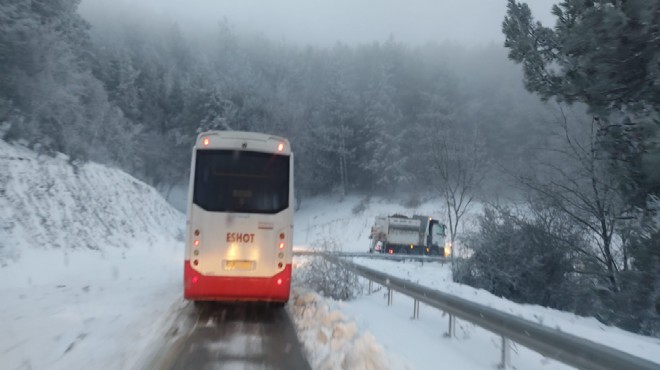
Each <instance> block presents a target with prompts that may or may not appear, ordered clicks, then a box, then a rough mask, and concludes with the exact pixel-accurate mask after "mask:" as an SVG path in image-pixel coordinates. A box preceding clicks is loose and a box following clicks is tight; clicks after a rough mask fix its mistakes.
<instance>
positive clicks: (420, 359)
mask: <svg viewBox="0 0 660 370" xmlns="http://www.w3.org/2000/svg"><path fill="white" fill-rule="evenodd" d="M363 202H364V200H363V198H360V197H347V198H345V199H344V200H343V201H339V199H338V198H318V199H312V200H309V201H306V202H305V203H303V204H302V207H301V209H300V211H299V212H297V214H296V228H297V229H296V234H295V237H296V238H295V242H296V244H297V245H298V248H304V249H308V248H311V249H315V248H319V247H321V246H322V245H323V244H324V243H325V244H331V245H338V246H340V249H341V250H343V251H350V252H365V251H367V249H368V245H369V239H368V231H369V229H370V227H371V225H372V224H373V221H374V218H375V216H376V215H385V214H391V213H403V214H407V215H412V214H425V215H430V216H433V217H435V218H439V219H441V220H442V219H443V212H442V204H441V203H440V202H439V201H438V200H435V201H431V202H427V203H425V204H423V205H422V206H420V207H418V208H405V207H403V206H400V205H396V204H393V203H394V202H391V201H387V200H382V199H374V200H372V201H371V202H367V203H366V204H363V205H364V210H363V211H362V212H354V211H353V210H354V209H356V207H358V205H359V204H360V203H363ZM480 208H481V207H480V205H478V204H476V205H475V207H474V210H475V211H480ZM475 226H476V217H475V214H474V211H473V213H472V214H471V215H469V216H468V217H467V218H466V225H464V227H465V229H468V230H469V229H474V228H475ZM328 241H332V242H331V243H328ZM306 258H309V257H305V258H302V257H301V258H298V259H297V261H298V263H299V264H300V265H301V266H299V268H304V265H305V260H306ZM354 262H356V263H359V264H362V265H365V266H367V267H370V268H373V269H376V270H379V271H385V272H387V273H388V274H391V275H394V276H397V277H400V278H404V279H408V280H411V281H413V282H415V283H418V284H422V285H425V286H429V287H432V288H435V289H438V290H441V291H443V292H447V293H450V294H454V295H457V296H459V297H462V298H465V299H469V300H471V301H475V302H478V303H481V304H483V305H486V306H490V307H493V308H496V309H499V310H502V311H505V312H507V313H510V314H513V315H517V316H520V317H523V318H526V319H528V320H531V321H534V322H536V323H539V324H542V325H546V326H548V327H550V328H553V329H559V330H562V331H565V332H569V333H572V334H574V335H577V336H580V337H583V338H586V339H588V340H591V341H594V342H598V343H602V344H605V345H608V346H611V347H612V348H617V349H620V350H623V351H626V352H629V353H632V354H634V355H636V356H639V357H644V358H647V359H649V360H651V361H654V362H658V364H659V365H658V366H659V368H660V339H659V338H651V337H644V336H640V335H636V334H632V333H629V332H626V331H623V330H621V329H618V328H615V327H610V326H607V325H604V324H602V323H600V322H598V321H597V320H596V319H594V318H588V317H579V316H576V315H573V314H570V313H566V312H561V311H557V310H552V309H548V308H545V307H540V306H532V305H521V304H517V303H514V302H511V301H508V300H506V299H502V298H500V297H496V296H494V295H492V294H490V293H489V292H487V291H484V290H481V289H474V288H472V287H469V286H465V285H461V284H456V283H454V282H453V281H452V279H451V269H450V267H449V265H448V264H440V263H428V262H427V263H425V264H422V263H418V262H410V261H407V262H396V261H384V260H372V259H366V258H355V259H354ZM292 308H293V309H292V313H294V314H295V315H294V317H295V320H296V322H297V325H298V326H299V328H300V329H301V330H302V335H301V337H302V338H303V340H304V341H305V342H306V347H307V348H308V349H309V350H310V353H311V358H313V359H315V363H316V364H320V365H322V366H321V367H320V368H336V366H334V365H336V364H337V363H338V362H336V361H337V359H336V356H335V357H334V358H333V357H328V356H327V355H326V353H327V352H328V351H329V349H328V348H332V346H335V347H337V348H339V353H341V354H342V355H343V356H348V355H349V354H350V358H354V357H356V355H355V354H354V351H355V349H354V348H352V349H350V351H348V350H342V348H343V345H342V344H340V345H337V344H336V343H344V342H347V343H351V342H352V341H356V340H357V339H358V338H359V339H360V340H361V341H362V342H364V341H368V342H369V343H372V344H373V346H374V347H373V348H371V347H369V348H368V349H367V350H365V351H364V353H365V355H370V354H373V355H378V356H382V357H383V358H389V359H388V360H385V361H386V362H388V363H391V364H396V365H391V366H389V367H391V368H412V369H438V368H442V367H445V365H446V366H447V368H456V369H487V368H491V369H492V368H495V366H496V365H497V363H498V361H499V351H500V348H501V347H500V339H499V338H498V337H496V336H495V335H493V334H491V333H489V332H487V331H485V330H483V329H481V328H478V327H475V326H474V325H472V324H470V323H467V322H463V321H460V320H459V324H458V328H457V338H455V339H451V340H450V339H448V338H446V337H444V333H446V332H447V324H448V318H447V317H446V316H443V314H442V313H441V312H440V311H438V310H436V309H433V308H431V307H427V306H424V305H423V304H422V305H421V314H420V316H421V317H420V320H415V321H413V320H411V317H412V311H413V301H412V299H409V298H407V297H405V296H403V295H400V294H395V297H394V304H393V305H392V306H391V307H387V297H386V292H385V291H384V290H379V291H377V292H375V293H373V294H371V295H367V294H365V295H363V296H361V297H359V298H358V299H356V300H353V301H348V302H336V301H333V300H331V299H325V298H323V297H320V296H318V295H314V294H312V293H309V292H307V293H304V294H301V296H298V297H297V298H296V299H294V300H293V302H292ZM313 313H317V317H314V314H313ZM347 323H350V325H351V327H352V328H353V327H356V329H355V332H356V333H354V334H353V331H350V333H351V335H349V336H348V337H347V336H346V330H345V329H344V327H345V326H346V325H349V324H347ZM338 324H341V326H340V329H339V330H338V331H337V332H336V333H335V332H333V327H334V326H336V325H338ZM328 331H329V333H331V334H328ZM326 337H331V338H336V340H335V342H331V343H326V342H325V339H324V338H326ZM318 338H321V339H322V340H320V341H321V344H319V343H316V342H315V340H317V339H318ZM317 342H318V340H317ZM374 348H375V349H374ZM357 357H359V356H357ZM333 361H334V362H333ZM390 361H391V362H390ZM512 363H513V365H514V366H515V367H516V368H518V369H563V368H568V367H567V366H565V365H563V364H560V363H557V362H555V361H552V360H549V359H545V358H543V357H542V356H540V355H538V354H536V353H534V352H532V351H530V350H528V349H526V348H524V347H522V346H519V345H516V346H515V349H514V351H513V354H512ZM363 368H370V367H368V366H367V367H363ZM371 368H378V367H377V366H376V367H371Z"/></svg>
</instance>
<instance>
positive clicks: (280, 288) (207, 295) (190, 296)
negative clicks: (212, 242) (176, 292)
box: [183, 260, 291, 302]
mask: <svg viewBox="0 0 660 370" xmlns="http://www.w3.org/2000/svg"><path fill="white" fill-rule="evenodd" d="M183 271H184V272H183V285H184V287H183V298H184V299H187V300H192V301H264V302H287V301H288V300H289V293H290V290H291V264H287V265H286V267H285V268H284V270H283V271H282V272H280V273H278V274H276V275H275V276H272V277H235V276H204V275H202V274H200V273H199V272H197V271H195V270H194V269H193V268H192V267H191V266H190V261H188V260H186V261H185V266H184V270H183Z"/></svg>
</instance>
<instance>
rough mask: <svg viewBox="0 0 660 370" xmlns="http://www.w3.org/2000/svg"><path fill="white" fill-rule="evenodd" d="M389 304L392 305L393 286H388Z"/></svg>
mask: <svg viewBox="0 0 660 370" xmlns="http://www.w3.org/2000/svg"><path fill="white" fill-rule="evenodd" d="M387 305H388V306H391V305H392V288H387Z"/></svg>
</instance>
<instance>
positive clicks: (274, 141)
mask: <svg viewBox="0 0 660 370" xmlns="http://www.w3.org/2000/svg"><path fill="white" fill-rule="evenodd" d="M194 149H195V150H208V149H231V150H249V151H258V152H265V153H277V154H282V155H290V154H291V145H290V144H289V140H287V139H285V138H283V137H280V136H275V135H269V134H263V133H258V132H247V131H206V132H202V133H200V134H199V135H198V136H197V141H196V142H195V148H194Z"/></svg>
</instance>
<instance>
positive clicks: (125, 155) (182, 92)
mask: <svg viewBox="0 0 660 370" xmlns="http://www.w3.org/2000/svg"><path fill="white" fill-rule="evenodd" d="M77 6H78V1H74V0H56V1H46V0H36V1H31V2H24V1H19V0H11V1H8V2H3V3H2V4H0V7H2V9H0V14H1V15H0V17H3V19H2V21H1V22H0V27H2V30H1V31H2V34H1V35H0V45H1V46H0V50H1V53H2V54H1V55H2V56H1V59H0V78H1V79H2V87H1V90H0V109H1V110H0V114H1V115H2V116H1V117H2V121H3V122H5V123H4V125H5V128H4V132H5V133H4V136H5V139H7V140H17V139H21V140H24V141H25V142H26V143H27V144H28V145H29V146H30V147H34V148H35V149H38V150H40V151H43V152H55V151H59V152H63V153H66V154H68V155H70V156H71V159H72V161H76V160H94V161H100V162H105V163H112V164H116V165H118V166H120V167H121V168H123V169H125V170H127V171H129V172H130V173H133V174H135V175H136V176H138V177H140V178H142V179H144V180H145V181H147V182H149V183H151V184H154V185H156V186H159V187H167V186H170V185H173V184H176V183H181V182H185V179H186V178H187V168H188V166H189V163H188V160H189V152H190V148H191V144H192V142H193V140H194V137H195V136H196V134H197V133H198V132H199V131H200V130H207V129H220V130H223V129H233V130H256V131H265V132H270V133H273V134H278V135H283V136H286V137H289V138H290V139H291V141H292V143H293V146H294V150H295V151H296V153H297V154H298V155H297V157H296V160H297V172H296V174H297V187H298V189H299V190H300V195H301V196H304V195H306V194H318V193H323V192H338V193H342V194H344V193H346V192H349V191H381V192H387V191H391V190H396V189H401V188H402V187H404V186H414V187H415V189H419V190H430V189H433V187H434V186H437V185H438V184H437V182H436V181H434V176H433V174H432V171H431V167H432V166H433V162H434V153H433V148H434V147H436V146H437V145H439V143H441V142H443V141H446V140H447V138H448V137H449V138H451V137H452V136H457V132H458V131H460V132H468V133H469V135H468V136H471V137H475V138H478V140H477V141H478V143H477V144H478V146H479V148H481V149H483V150H484V151H486V152H487V153H488V156H491V157H494V158H496V159H498V160H502V161H510V160H511V159H512V158H513V159H518V158H520V157H521V156H524V155H525V154H524V153H525V152H526V151H529V150H531V148H533V147H535V146H538V143H539V142H543V141H544V140H545V139H544V135H543V134H539V135H534V133H541V132H545V131H547V130H546V129H545V128H544V126H545V122H544V121H545V120H549V119H551V115H548V114H547V112H546V110H547V108H546V107H544V106H543V105H542V104H541V103H540V102H538V100H537V99H536V98H534V97H533V96H531V95H530V94H528V93H527V92H525V91H524V89H523V87H522V82H521V76H522V75H521V73H520V71H519V68H518V67H516V66H515V65H514V64H513V63H511V62H509V61H507V59H506V51H505V50H504V49H503V48H502V47H500V46H499V45H493V46H491V47H487V48H483V49H473V50H467V49H464V48H462V47H460V46H452V45H437V44H436V45H433V44H430V45H424V46H417V47H412V46H406V45H403V44H401V43H399V42H397V41H396V40H395V39H390V40H389V41H386V42H383V43H378V42H375V43H372V44H367V45H359V46H347V45H343V44H337V45H335V46H334V47H330V48H322V47H313V46H308V47H300V46H294V45H288V44H284V43H282V42H276V41H272V40H269V39H267V38H265V37H263V36H256V35H239V34H236V33H235V32H233V31H232V26H231V24H230V23H228V22H224V23H221V24H219V25H218V27H217V29H215V30H214V31H213V32H212V33H211V34H209V35H207V36H208V37H204V38H198V39H191V38H189V37H187V36H186V35H185V34H184V33H183V32H182V31H181V30H180V28H179V26H178V25H177V24H176V23H175V22H174V21H171V20H168V19H158V18H156V19H149V20H148V22H145V21H144V20H142V19H140V15H135V14H132V13H131V12H129V11H127V10H126V9H120V10H115V11H114V12H109V13H108V12H103V14H91V15H90V16H89V18H91V19H90V20H86V19H83V18H82V16H81V15H80V14H79V13H78V12H77ZM90 21H91V23H90ZM521 135H526V137H527V138H526V139H524V140H522V139H521ZM470 140H471V139H470ZM471 141H472V140H471ZM493 164H494V165H495V162H493Z"/></svg>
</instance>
